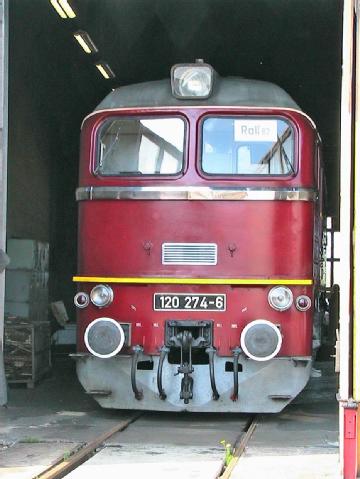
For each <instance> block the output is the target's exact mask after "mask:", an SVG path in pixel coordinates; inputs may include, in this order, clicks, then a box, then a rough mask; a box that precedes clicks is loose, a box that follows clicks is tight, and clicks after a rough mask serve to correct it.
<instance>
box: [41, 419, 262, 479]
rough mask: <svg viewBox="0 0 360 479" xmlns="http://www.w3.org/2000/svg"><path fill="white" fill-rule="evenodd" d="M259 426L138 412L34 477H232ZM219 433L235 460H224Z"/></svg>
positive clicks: (253, 422) (245, 421) (240, 421)
mask: <svg viewBox="0 0 360 479" xmlns="http://www.w3.org/2000/svg"><path fill="white" fill-rule="evenodd" d="M222 418H223V419H222ZM231 418H234V421H232V419H231ZM256 425H257V418H256V416H246V415H236V416H235V417H234V415H221V414H207V415H193V414H191V415H189V414H181V413H177V414H176V415H174V414H172V415H170V414H161V413H160V414H159V413H135V414H131V415H129V417H128V418H126V419H125V420H122V421H120V422H119V423H118V424H116V425H115V426H114V427H112V428H111V429H109V430H108V431H106V432H105V433H103V434H101V435H99V436H98V437H96V438H94V439H93V440H92V441H91V442H89V443H88V444H86V445H84V446H83V447H81V448H80V449H79V450H77V451H76V452H75V453H73V454H72V455H71V456H70V457H67V458H63V460H61V461H59V462H58V463H56V464H54V465H52V466H51V467H50V468H48V469H46V470H45V471H43V472H42V473H41V474H38V475H37V476H35V477H34V478H33V479H61V478H63V477H67V478H69V479H77V478H82V477H84V478H89V477H97V476H98V475H99V472H100V471H102V473H103V474H104V477H106V479H110V478H111V477H112V475H114V477H118V476H119V473H125V474H126V473H128V472H129V473H131V474H132V475H133V477H138V476H139V477H141V475H143V477H149V478H151V477H155V476H153V474H155V473H156V477H159V478H161V477H162V476H161V471H165V472H164V473H165V475H166V477H169V472H171V476H172V477H173V478H176V477H190V475H191V477H197V478H202V477H204V478H206V479H217V478H218V479H230V478H231V473H232V470H233V469H234V467H235V465H236V463H237V461H238V459H239V458H240V457H241V455H242V453H243V451H244V450H245V447H246V445H247V443H248V442H249V440H250V439H251V436H252V433H253V432H254V430H255V428H256ZM221 433H223V434H224V435H227V436H228V437H224V440H225V441H226V443H230V444H231V451H230V452H231V456H230V457H231V460H227V461H225V451H224V450H223V449H222V446H221V444H220V441H221V439H223V438H222V436H221V435H220V434H221ZM229 436H230V438H229ZM228 459H229V456H228ZM226 462H227V464H226ZM105 471H107V472H105ZM164 477H165V476H164Z"/></svg>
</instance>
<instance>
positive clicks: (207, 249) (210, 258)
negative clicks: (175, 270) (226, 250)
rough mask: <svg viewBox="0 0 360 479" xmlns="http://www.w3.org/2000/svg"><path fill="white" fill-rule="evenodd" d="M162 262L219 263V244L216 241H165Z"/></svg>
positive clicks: (199, 264)
mask: <svg viewBox="0 0 360 479" xmlns="http://www.w3.org/2000/svg"><path fill="white" fill-rule="evenodd" d="M162 264H179V265H186V264H188V265H198V266H201V265H204V266H205V265H208V266H214V265H216V264H217V245H216V244H214V243H163V245H162Z"/></svg>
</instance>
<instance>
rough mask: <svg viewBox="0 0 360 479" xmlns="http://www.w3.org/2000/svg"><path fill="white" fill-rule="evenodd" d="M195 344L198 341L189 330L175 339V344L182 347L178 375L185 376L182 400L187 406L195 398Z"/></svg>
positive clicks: (182, 381)
mask: <svg viewBox="0 0 360 479" xmlns="http://www.w3.org/2000/svg"><path fill="white" fill-rule="evenodd" d="M198 339H199V338H198ZM193 342H195V343H197V342H198V341H197V340H194V339H193V337H192V334H191V332H190V331H188V330H184V331H182V332H181V333H178V334H177V335H176V338H174V343H175V344H176V345H177V346H179V347H180V358H181V359H180V366H179V367H178V372H177V373H176V374H183V375H184V377H183V378H182V380H181V390H180V399H183V400H184V403H185V404H189V399H192V397H193V386H194V380H193V378H192V377H191V373H193V372H194V368H193V366H192V357H191V353H192V346H193ZM184 358H185V359H184Z"/></svg>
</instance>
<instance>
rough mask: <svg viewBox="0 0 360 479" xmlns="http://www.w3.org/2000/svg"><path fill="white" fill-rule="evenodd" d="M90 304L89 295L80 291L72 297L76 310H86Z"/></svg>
mask: <svg viewBox="0 0 360 479" xmlns="http://www.w3.org/2000/svg"><path fill="white" fill-rule="evenodd" d="M89 303H90V299H89V295H88V294H86V293H83V292H82V291H81V292H79V293H77V294H76V295H75V297H74V304H75V306H76V307H77V308H80V309H82V308H86V306H88V305H89Z"/></svg>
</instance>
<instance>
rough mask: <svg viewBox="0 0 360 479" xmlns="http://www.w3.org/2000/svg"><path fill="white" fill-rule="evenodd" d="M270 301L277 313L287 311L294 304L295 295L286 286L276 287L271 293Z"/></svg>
mask: <svg viewBox="0 0 360 479" xmlns="http://www.w3.org/2000/svg"><path fill="white" fill-rule="evenodd" d="M268 301H269V304H270V306H271V307H272V308H274V309H276V310H277V311H286V310H287V309H289V308H290V307H291V305H292V303H293V294H292V292H291V290H290V289H289V288H287V287H286V286H275V288H272V289H271V290H270V291H269V295H268Z"/></svg>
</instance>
